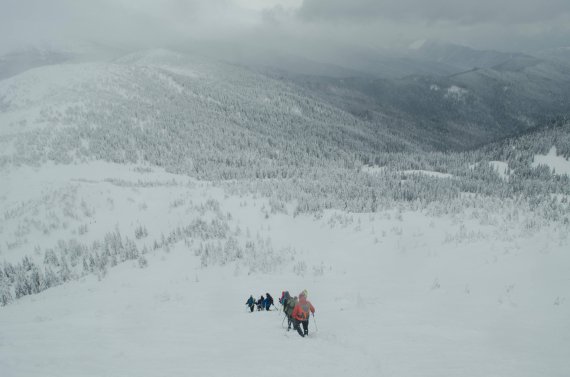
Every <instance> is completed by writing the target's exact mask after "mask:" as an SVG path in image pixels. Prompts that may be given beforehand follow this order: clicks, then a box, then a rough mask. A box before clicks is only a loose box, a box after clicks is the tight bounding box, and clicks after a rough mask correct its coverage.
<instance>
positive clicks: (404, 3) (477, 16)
mask: <svg viewBox="0 0 570 377" xmlns="http://www.w3.org/2000/svg"><path fill="white" fill-rule="evenodd" d="M564 14H570V1H568V0H547V1H541V0H478V1H460V0H429V1H426V0H351V1H345V0H304V2H303V5H302V7H301V8H300V9H299V15H300V16H301V17H303V18H305V19H328V20H335V21H338V20H345V21H354V20H377V19H388V20H415V21H418V20H419V21H428V22H435V21H454V22H458V23H493V22H503V23H504V22H506V23H509V24H516V23H535V22H544V21H549V20H554V19H557V18H559V17H560V15H564Z"/></svg>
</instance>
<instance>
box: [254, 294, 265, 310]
mask: <svg viewBox="0 0 570 377" xmlns="http://www.w3.org/2000/svg"><path fill="white" fill-rule="evenodd" d="M256 304H257V310H258V311H259V310H263V309H265V298H264V297H263V296H261V297H260V298H259V300H257V302H256Z"/></svg>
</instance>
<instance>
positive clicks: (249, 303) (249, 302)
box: [245, 295, 255, 312]
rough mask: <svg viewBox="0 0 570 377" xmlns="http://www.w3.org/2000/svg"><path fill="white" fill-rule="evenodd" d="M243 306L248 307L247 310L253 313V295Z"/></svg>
mask: <svg viewBox="0 0 570 377" xmlns="http://www.w3.org/2000/svg"><path fill="white" fill-rule="evenodd" d="M245 304H246V305H247V306H249V310H250V311H252V312H253V308H254V307H255V299H254V298H253V295H250V296H249V298H248V299H247V301H246V302H245Z"/></svg>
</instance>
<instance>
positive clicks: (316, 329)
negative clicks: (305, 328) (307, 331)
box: [313, 313, 319, 332]
mask: <svg viewBox="0 0 570 377" xmlns="http://www.w3.org/2000/svg"><path fill="white" fill-rule="evenodd" d="M313 322H315V331H317V332H318V331H319V326H317V319H316V318H315V313H313Z"/></svg>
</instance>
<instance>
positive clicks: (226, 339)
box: [0, 163, 570, 377]
mask: <svg viewBox="0 0 570 377" xmlns="http://www.w3.org/2000/svg"><path fill="white" fill-rule="evenodd" d="M0 174H1V176H2V185H0V190H1V191H0V206H1V207H2V209H3V212H5V213H7V212H6V211H10V213H11V215H10V216H4V217H2V218H1V219H0V239H1V243H0V247H1V249H0V258H1V259H6V260H12V261H15V260H17V258H18V257H21V256H23V255H30V256H32V257H37V256H35V255H34V252H33V249H34V246H35V245H40V246H41V247H42V248H43V247H47V246H50V245H52V244H55V243H56V242H57V240H58V239H60V238H66V237H67V238H69V237H73V238H76V239H78V240H79V241H81V242H88V241H92V240H97V239H99V240H100V239H101V237H102V236H103V234H104V233H105V232H106V231H112V230H113V229H119V230H120V231H121V232H122V233H123V234H125V235H131V234H132V232H133V230H134V228H135V227H136V226H137V225H139V224H144V225H145V226H146V227H147V228H148V231H149V236H148V237H147V238H146V239H142V240H137V242H138V243H139V245H142V244H147V243H149V244H150V243H151V242H152V240H154V239H156V238H159V236H160V234H161V233H162V232H168V231H169V230H170V229H172V228H173V227H175V226H177V225H180V224H184V223H185V222H187V221H188V220H189V219H190V218H192V217H193V216H196V215H197V214H196V213H194V212H193V211H194V210H193V208H195V207H192V206H191V204H192V205H198V204H200V203H204V202H206V201H207V200H209V199H213V200H216V201H218V202H219V204H220V209H221V212H222V213H224V214H225V213H229V214H231V220H229V223H230V226H231V228H232V230H233V229H234V228H237V227H240V228H241V229H242V230H243V232H242V233H241V236H240V240H254V239H269V240H270V241H271V244H272V247H273V249H274V250H276V251H278V253H281V254H282V255H283V256H284V259H283V261H282V263H281V264H279V265H272V266H271V268H270V270H267V271H259V270H258V271H252V270H251V269H250V268H249V267H248V266H247V265H246V264H245V263H242V262H239V261H238V262H231V263H229V264H226V265H224V266H208V267H203V266H202V265H201V263H200V258H199V257H197V256H195V254H194V252H193V251H191V250H190V249H189V246H188V245H187V244H185V243H184V242H179V243H177V244H175V245H174V246H173V247H172V248H170V249H169V250H162V249H157V250H154V251H151V252H150V253H149V254H147V259H148V267H146V268H142V269H141V268H139V267H138V266H137V264H136V262H134V261H132V262H125V263H123V264H120V265H118V266H117V267H114V268H111V269H110V270H109V272H108V274H107V275H106V276H104V277H101V279H98V278H97V277H96V276H87V277H84V278H82V279H80V280H77V281H72V282H70V283H66V284H64V285H61V286H58V287H55V288H51V289H48V290H46V291H44V292H42V293H40V294H37V295H32V296H24V297H23V298H21V299H19V300H17V301H15V302H14V303H12V304H9V305H7V306H5V307H0V324H1V325H0V371H1V375H2V376H3V377H26V376H59V377H67V376H73V377H76V376H121V377H124V376H137V377H144V376H237V377H240V376H251V375H252V374H256V373H264V372H266V373H269V374H270V375H272V376H290V375H291V374H292V373H296V372H295V371H296V370H302V372H303V374H307V375H311V376H346V375H352V376H437V377H442V376H454V377H455V376H462V377H468V376H477V377H479V376H513V377H515V376H516V377H523V376H567V375H570V364H569V363H568V349H570V338H569V337H568V334H570V321H568V318H570V291H569V287H570V285H569V280H568V266H569V265H570V254H569V253H568V232H567V229H566V228H560V229H559V228H556V227H554V226H552V227H548V226H547V227H543V228H540V229H539V230H537V231H535V232H528V231H526V228H525V227H524V224H525V221H527V220H528V219H526V218H524V216H523V215H521V218H520V219H518V220H512V219H511V218H510V220H509V221H516V222H514V223H505V222H504V221H506V220H505V218H503V217H502V216H501V208H494V209H493V211H492V212H491V213H478V212H473V213H468V214H456V215H453V216H452V215H449V216H441V217H432V216H428V215H427V214H425V213H420V212H403V213H400V212H398V211H395V210H394V211H387V212H381V213H369V214H347V213H343V212H341V211H328V212H325V213H324V214H323V215H322V216H308V215H303V216H296V217H294V216H292V215H290V214H284V213H277V214H272V213H268V212H266V208H267V207H268V206H267V200H265V199H262V198H255V197H253V196H247V195H243V196H237V195H236V194H233V193H231V192H226V191H224V190H223V189H222V188H219V187H216V186H214V185H212V184H211V183H208V182H197V181H194V180H191V179H189V178H187V177H183V176H176V175H173V174H168V173H165V172H163V171H160V170H158V169H148V168H144V169H140V167H138V168H137V167H135V166H125V165H114V164H107V163H90V164H84V165H72V166H62V165H49V166H44V167H42V168H41V169H34V168H25V167H20V168H11V169H9V170H8V169H5V170H2V171H0ZM66 208H67V210H66V211H63V209H66ZM85 208H87V210H85ZM60 212H62V213H60ZM291 212H292V211H289V213H291ZM54 216H55V217H57V218H58V219H59V221H53V222H52V223H49V224H51V225H53V226H48V231H47V233H44V232H43V231H41V227H40V229H36V228H35V225H33V224H36V223H34V222H33V221H31V220H33V219H36V220H37V222H38V223H42V222H46V224H48V223H47V221H48V220H50V219H51V220H53V217H54ZM44 219H45V220H44ZM26 224H28V228H26ZM81 224H88V226H89V231H88V232H87V233H85V234H79V233H77V232H76V229H77V227H78V226H79V225H81ZM496 224H503V225H496ZM18 230H19V231H18ZM131 237H132V236H131ZM7 244H12V245H15V246H12V247H11V248H7V247H6V245H7ZM261 252H263V251H261ZM303 289H307V290H308V291H309V299H310V300H311V301H312V303H313V305H314V306H315V308H316V316H315V319H316V321H315V320H314V319H311V323H310V335H309V337H308V338H306V339H303V338H301V337H299V336H298V335H297V334H296V333H294V332H287V331H285V329H284V328H283V327H282V318H283V317H282V314H281V313H280V312H278V311H273V312H254V313H248V311H247V310H246V306H245V305H244V303H245V301H246V299H247V298H248V297H249V295H250V294H253V295H254V296H255V297H256V298H257V297H259V296H260V295H262V294H263V295H264V294H265V293H266V292H270V293H271V294H272V295H273V297H274V298H275V300H277V298H278V297H279V295H280V293H281V291H283V290H289V291H290V292H291V293H292V294H294V295H297V294H298V292H300V291H301V290H303ZM317 326H318V331H317Z"/></svg>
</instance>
